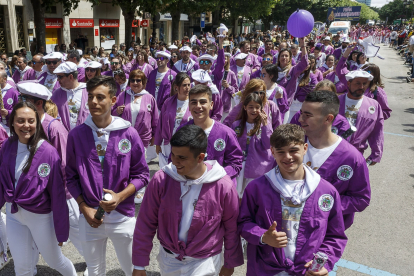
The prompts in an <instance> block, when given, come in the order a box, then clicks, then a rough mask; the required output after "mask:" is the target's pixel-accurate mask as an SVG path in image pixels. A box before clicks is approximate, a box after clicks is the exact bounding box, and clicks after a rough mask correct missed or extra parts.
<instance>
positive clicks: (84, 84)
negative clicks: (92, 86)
mask: <svg viewBox="0 0 414 276" xmlns="http://www.w3.org/2000/svg"><path fill="white" fill-rule="evenodd" d="M60 88H62V90H63V91H66V92H69V93H73V94H75V92H77V91H78V90H80V89H84V88H86V83H84V82H80V83H79V85H78V86H77V87H75V88H73V89H66V88H64V87H60Z"/></svg>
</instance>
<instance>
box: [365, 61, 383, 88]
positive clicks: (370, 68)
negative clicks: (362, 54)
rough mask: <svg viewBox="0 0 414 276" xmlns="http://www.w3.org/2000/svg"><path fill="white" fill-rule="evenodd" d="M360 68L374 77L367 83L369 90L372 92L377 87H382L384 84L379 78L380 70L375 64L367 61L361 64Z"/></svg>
mask: <svg viewBox="0 0 414 276" xmlns="http://www.w3.org/2000/svg"><path fill="white" fill-rule="evenodd" d="M361 69H362V70H364V71H367V72H368V73H370V74H371V75H372V76H373V77H374V78H373V79H372V81H371V83H370V85H369V86H370V90H371V92H374V91H375V89H377V87H381V88H384V84H383V83H382V80H381V71H380V69H379V67H378V66H377V65H376V64H374V63H368V64H365V65H363V66H362V68H361Z"/></svg>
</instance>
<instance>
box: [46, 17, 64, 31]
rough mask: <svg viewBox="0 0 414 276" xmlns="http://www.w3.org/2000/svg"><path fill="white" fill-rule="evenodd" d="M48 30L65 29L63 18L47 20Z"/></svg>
mask: <svg viewBox="0 0 414 276" xmlns="http://www.w3.org/2000/svg"><path fill="white" fill-rule="evenodd" d="M45 24H46V29H56V28H58V29H61V28H63V19H62V18H45Z"/></svg>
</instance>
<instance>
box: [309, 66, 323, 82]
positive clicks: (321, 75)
mask: <svg viewBox="0 0 414 276" xmlns="http://www.w3.org/2000/svg"><path fill="white" fill-rule="evenodd" d="M311 74H312V75H314V76H315V77H316V80H317V81H318V82H320V81H322V80H323V74H322V72H321V71H320V70H319V69H316V70H315V73H312V72H311Z"/></svg>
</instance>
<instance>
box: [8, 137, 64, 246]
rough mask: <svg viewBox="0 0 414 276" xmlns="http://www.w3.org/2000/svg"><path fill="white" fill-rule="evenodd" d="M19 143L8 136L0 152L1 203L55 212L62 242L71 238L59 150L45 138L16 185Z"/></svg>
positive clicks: (57, 231) (14, 211) (14, 208)
mask: <svg viewBox="0 0 414 276" xmlns="http://www.w3.org/2000/svg"><path fill="white" fill-rule="evenodd" d="M17 145H18V142H17V139H16V140H14V141H12V140H11V139H7V140H6V142H4V145H3V147H2V149H1V151H0V183H1V184H0V195H1V198H0V206H3V205H4V203H5V202H9V203H11V204H12V206H11V212H12V213H16V212H18V207H17V205H19V206H20V207H22V208H23V209H25V210H27V211H29V212H32V213H35V214H49V213H50V212H53V224H54V227H55V233H56V238H57V240H58V242H65V241H67V240H68V237H69V210H68V206H67V204H66V198H65V185H64V182H63V177H62V170H61V161H60V158H59V154H58V152H57V151H56V149H55V148H54V147H53V146H52V145H50V144H49V142H47V141H43V143H42V145H41V146H40V147H39V148H38V149H37V151H36V153H35V155H34V157H33V161H32V164H31V166H30V169H29V171H28V172H27V173H24V172H22V174H21V176H20V178H19V181H18V183H17V186H16V187H17V188H15V186H14V182H15V181H16V179H15V167H16V155H17ZM3 161H4V162H3ZM2 162H3V163H2ZM43 175H44V176H43Z"/></svg>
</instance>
